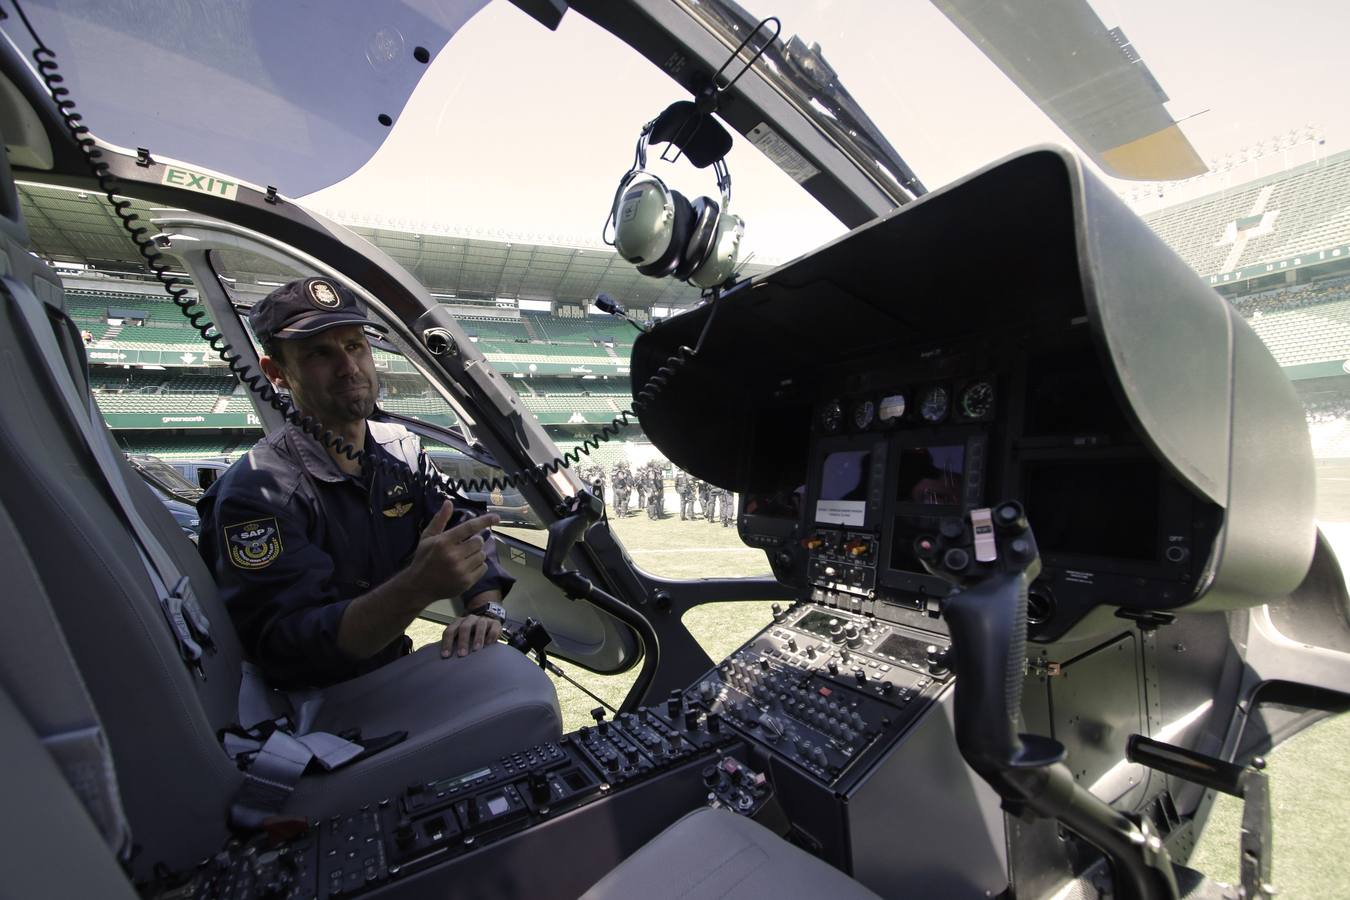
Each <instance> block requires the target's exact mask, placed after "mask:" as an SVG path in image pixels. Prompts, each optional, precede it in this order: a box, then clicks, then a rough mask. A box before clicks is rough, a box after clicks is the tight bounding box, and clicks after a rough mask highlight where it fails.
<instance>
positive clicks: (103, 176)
mask: <svg viewBox="0 0 1350 900" xmlns="http://www.w3.org/2000/svg"><path fill="white" fill-rule="evenodd" d="M12 2H13V3H14V9H15V11H16V12H17V13H18V15H19V18H20V19H21V20H22V21H23V24H24V28H26V29H27V30H28V34H29V35H30V36H31V37H32V39H33V44H34V46H35V49H34V50H33V60H34V62H35V63H36V65H37V71H38V75H39V77H40V78H41V79H42V82H43V84H44V85H45V86H46V88H47V91H48V92H49V93H50V94H51V97H52V100H53V101H54V102H55V104H56V108H57V111H58V112H59V113H60V115H61V119H62V121H63V122H64V123H65V126H66V129H67V130H68V131H69V132H70V135H71V138H72V139H73V140H74V141H75V144H76V146H77V147H78V148H79V150H80V153H81V154H82V155H83V156H84V159H85V162H86V163H87V164H88V166H89V170H90V172H91V173H92V174H93V176H94V178H95V179H96V180H97V181H98V185H99V189H100V190H101V191H102V192H103V194H104V195H105V196H106V197H107V198H108V202H109V203H110V204H111V205H112V209H113V212H114V214H115V215H116V216H117V219H118V221H119V222H120V223H121V225H122V228H123V229H124V230H125V231H126V232H127V234H128V235H129V236H130V237H131V240H132V242H133V243H134V244H135V245H136V249H137V251H138V252H139V253H140V255H141V256H142V257H143V258H144V259H145V262H146V266H147V267H148V268H149V269H150V271H151V273H153V274H154V276H155V278H156V280H158V281H159V283H160V284H161V285H162V286H163V287H164V290H165V292H166V293H168V295H169V298H170V299H171V300H172V301H173V304H174V306H176V307H177V308H178V311H179V312H181V313H182V314H183V316H184V317H185V318H186V319H187V320H188V323H189V324H190V325H191V327H192V328H193V329H194V330H195V331H196V332H197V333H198V334H199V335H200V336H201V338H202V340H203V341H205V342H206V343H207V344H208V345H210V347H211V349H212V350H213V351H214V352H215V353H216V355H217V356H218V357H219V358H220V359H221V361H222V362H224V363H225V365H226V366H228V367H229V370H230V373H231V374H232V375H234V377H235V378H237V379H238V380H239V382H240V383H241V384H243V385H244V386H245V387H247V388H248V389H249V391H251V392H252V393H253V394H255V395H256V396H257V397H258V398H259V399H260V400H262V401H263V402H264V403H267V404H269V405H270V406H271V407H272V408H273V409H275V410H277V411H278V412H280V413H281V414H282V416H283V417H284V418H285V420H286V421H287V422H289V423H290V424H292V425H294V426H296V427H297V428H299V429H300V430H301V431H303V432H304V433H305V434H307V435H309V436H310V437H312V438H313V439H314V440H316V441H318V442H319V444H321V445H322V446H323V447H324V448H326V449H328V450H330V451H333V452H335V453H338V454H341V455H342V456H345V457H346V458H347V459H349V460H353V461H357V462H360V463H361V465H362V467H363V468H365V467H368V466H375V467H379V468H380V469H382V470H384V471H385V472H386V473H387V474H390V475H395V476H398V475H401V474H402V472H403V471H404V470H407V471H409V472H410V473H411V476H412V480H413V482H414V483H415V484H417V485H418V486H419V487H420V488H422V489H424V490H425V489H427V488H430V489H432V490H434V491H436V492H437V493H438V494H440V495H444V496H448V495H450V494H463V493H466V492H469V491H473V492H478V493H488V494H490V493H492V492H494V491H501V490H505V489H507V488H517V487H519V486H520V485H521V484H522V483H524V482H529V483H531V484H533V485H540V484H541V483H542V482H544V481H545V480H546V479H547V478H548V477H549V476H550V475H553V474H555V473H557V472H558V471H559V470H561V469H566V468H570V467H572V466H574V465H576V464H577V463H578V462H580V461H581V458H582V457H583V456H589V455H590V453H591V452H592V451H594V450H596V449H598V448H599V447H600V445H601V444H604V443H606V442H608V441H610V440H613V439H614V438H615V437H616V436H617V435H618V434H619V433H621V432H622V431H623V430H624V429H626V428H629V427H630V426H631V425H632V423H633V419H634V418H636V417H638V416H640V415H641V414H642V413H643V411H644V410H646V409H648V408H650V407H651V405H652V404H653V403H654V402H655V401H656V399H657V398H658V397H659V396H660V395H661V392H662V391H663V390H664V389H665V387H666V385H667V384H669V382H670V379H671V378H672V377H674V376H675V374H676V373H677V372H679V371H680V369H682V368H683V367H684V366H685V365H687V364H688V363H689V361H690V360H691V359H694V358H696V357H697V356H698V355H699V351H700V350H701V349H702V347H703V341H704V339H705V338H706V337H707V335H708V330H709V327H710V326H711V325H712V322H713V318H714V316H715V315H716V312H717V307H718V306H719V305H720V303H719V300H720V297H721V294H720V292H718V291H715V290H714V291H710V292H709V296H710V297H711V300H710V302H711V303H712V309H711V310H710V312H709V315H708V319H707V321H706V322H705V323H704V325H703V330H702V332H700V334H699V338H698V341H697V342H696V343H695V345H694V346H693V347H692V348H691V347H688V346H680V347H679V348H677V349H676V351H675V352H674V353H673V354H671V355H670V356H669V357H667V358H666V361H665V363H664V364H662V365H661V366H660V367H659V368H657V370H656V372H655V373H653V374H652V375H651V377H650V378H648V379H647V382H646V384H644V385H643V386H642V389H641V390H639V391H638V392H637V394H636V396H635V397H634V399H633V402H632V404H631V405H630V406H629V408H628V409H625V410H623V411H621V412H620V413H619V414H618V415H617V416H615V417H614V418H613V419H612V420H611V421H610V422H609V424H607V425H604V426H602V427H601V429H600V430H599V431H597V432H594V433H592V434H591V435H590V436H589V437H587V438H586V439H585V440H583V441H582V442H581V443H580V444H578V445H576V446H575V447H573V448H572V449H570V450H568V451H566V452H565V453H563V455H562V456H559V457H554V458H553V459H551V460H549V461H548V462H546V463H538V464H535V465H531V466H529V467H527V468H524V469H521V470H519V471H516V472H513V473H511V474H503V475H501V476H493V477H492V478H486V479H481V478H480V479H468V478H452V477H450V476H448V475H446V474H444V473H442V472H440V471H438V470H436V469H435V467H434V466H433V467H431V471H429V472H418V471H415V470H412V469H410V468H409V467H407V466H406V465H404V464H403V463H402V462H398V461H394V460H391V459H388V458H386V457H383V456H375V455H373V454H370V453H367V452H366V451H365V450H363V449H360V448H357V447H356V446H354V445H353V444H351V443H350V442H348V441H346V440H343V439H342V438H341V437H340V436H338V435H335V434H334V433H333V432H332V431H331V430H329V429H326V428H324V426H323V423H321V422H319V421H318V420H317V419H315V418H314V417H313V416H311V415H308V414H305V413H302V412H300V410H298V409H297V408H296V407H295V405H294V404H293V403H292V402H291V401H290V399H289V398H288V397H287V396H286V395H284V394H282V393H280V392H279V391H277V389H276V388H275V387H273V386H272V383H271V382H270V381H269V380H268V379H267V377H266V376H265V375H264V374H263V373H261V372H259V371H257V370H256V369H254V368H253V367H252V366H251V365H250V364H249V363H247V362H246V361H245V360H244V358H243V355H242V354H240V353H237V352H236V351H235V350H234V348H233V347H232V346H231V345H230V343H229V342H228V341H227V340H226V339H225V337H224V336H223V335H222V334H221V333H220V331H219V330H218V329H217V328H216V327H215V324H214V323H213V322H211V320H210V319H209V318H208V317H207V314H206V312H205V311H204V310H203V308H202V306H201V305H200V304H199V303H198V302H197V301H196V300H195V299H194V298H192V297H189V296H188V295H187V293H188V292H187V285H188V284H190V282H187V281H184V280H183V279H181V278H178V277H176V276H174V275H170V274H169V265H168V263H167V262H165V260H164V256H163V255H162V254H161V253H160V252H159V249H158V248H157V247H156V246H155V243H154V239H153V238H152V237H149V236H148V235H149V232H150V229H148V228H146V227H145V226H144V225H141V224H139V222H140V216H139V215H138V214H137V213H135V212H133V211H132V210H131V202H130V201H129V200H125V199H121V198H119V197H118V196H117V188H118V179H117V176H115V175H114V174H113V173H112V169H111V167H110V166H109V165H108V163H107V162H106V161H105V160H104V159H103V151H102V150H100V149H99V147H98V144H97V142H96V141H95V139H94V137H93V135H92V134H91V133H90V131H89V127H88V126H87V125H85V124H84V122H83V118H82V116H81V115H80V113H78V112H76V110H75V101H74V100H72V99H71V97H70V90H69V89H68V88H66V87H65V86H64V82H65V78H64V76H62V75H61V73H60V71H59V67H58V66H57V62H56V54H55V53H54V52H53V51H52V49H51V48H50V47H48V46H47V45H46V44H45V43H44V42H43V41H42V39H41V38H40V37H38V34H37V31H36V30H35V29H34V28H33V25H32V23H31V22H29V20H28V16H27V14H26V13H25V12H24V10H23V6H22V5H21V4H20V3H19V0H12ZM625 318H626V317H625Z"/></svg>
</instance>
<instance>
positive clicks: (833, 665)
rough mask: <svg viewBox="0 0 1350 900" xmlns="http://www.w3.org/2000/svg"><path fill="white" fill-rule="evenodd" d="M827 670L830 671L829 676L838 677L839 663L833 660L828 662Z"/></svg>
mask: <svg viewBox="0 0 1350 900" xmlns="http://www.w3.org/2000/svg"><path fill="white" fill-rule="evenodd" d="M829 669H830V674H831V675H838V674H839V663H837V662H835V661H834V660H830V665H829Z"/></svg>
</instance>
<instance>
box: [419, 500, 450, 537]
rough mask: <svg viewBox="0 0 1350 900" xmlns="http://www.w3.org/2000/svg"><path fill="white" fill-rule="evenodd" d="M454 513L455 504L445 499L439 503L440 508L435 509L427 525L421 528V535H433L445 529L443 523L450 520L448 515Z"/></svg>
mask: <svg viewBox="0 0 1350 900" xmlns="http://www.w3.org/2000/svg"><path fill="white" fill-rule="evenodd" d="M454 513H455V504H453V503H451V502H450V501H449V500H446V501H445V502H444V503H442V504H441V508H440V509H438V510H436V515H434V516H432V517H431V521H430V522H428V523H427V527H426V528H424V529H423V530H422V537H424V538H427V537H434V536H435V535H438V534H440V533H441V532H442V531H444V530H445V523H446V522H449V521H450V517H451V516H452V515H454Z"/></svg>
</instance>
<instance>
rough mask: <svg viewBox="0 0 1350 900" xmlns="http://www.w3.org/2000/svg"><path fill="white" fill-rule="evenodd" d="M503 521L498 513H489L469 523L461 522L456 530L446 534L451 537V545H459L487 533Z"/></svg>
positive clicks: (453, 529) (452, 529)
mask: <svg viewBox="0 0 1350 900" xmlns="http://www.w3.org/2000/svg"><path fill="white" fill-rule="evenodd" d="M501 520H502V517H501V516H499V515H497V514H496V513H488V514H487V515H485V516H478V517H477V518H473V519H470V520H469V521H467V522H460V523H459V524H458V525H456V526H455V527H454V528H451V529H450V530H449V531H447V532H446V534H448V535H450V542H451V543H455V544H457V543H460V542H461V541H465V540H468V539H469V538H471V537H473V536H474V535H476V534H478V533H479V532H482V531H487V530H488V529H489V528H491V527H492V526H493V525H496V524H497V523H498V522H500V521H501Z"/></svg>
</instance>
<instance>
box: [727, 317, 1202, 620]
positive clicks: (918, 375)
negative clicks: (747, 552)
mask: <svg viewBox="0 0 1350 900" xmlns="http://www.w3.org/2000/svg"><path fill="white" fill-rule="evenodd" d="M1027 338H1028V336H1018V335H1009V336H1008V337H1007V338H1006V339H1004V340H990V339H988V338H986V339H983V340H981V341H973V342H971V343H970V344H968V345H964V346H962V345H953V346H949V347H942V348H933V349H932V350H930V351H926V352H920V353H918V354H917V355H916V356H917V358H914V359H912V361H911V362H910V363H909V364H896V363H895V362H891V361H879V362H877V363H876V364H875V365H873V366H870V367H869V366H866V365H857V364H856V363H855V364H854V366H853V367H852V369H851V371H850V372H847V373H842V372H841V373H840V374H839V376H838V377H837V378H831V377H830V376H829V374H828V373H824V377H820V378H818V379H817V380H816V382H815V384H814V392H813V393H814V396H813V397H812V398H811V401H810V402H811V410H812V412H811V429H812V430H811V442H810V452H809V460H808V463H807V472H806V477H805V483H804V484H802V485H801V486H800V487H799V488H798V489H797V490H796V491H793V492H791V494H790V495H787V494H786V492H783V493H780V494H778V495H775V496H774V497H773V498H769V497H759V496H755V495H750V496H747V497H744V498H743V499H742V509H741V512H742V515H741V516H740V520H739V524H740V527H741V534H742V537H743V538H744V539H745V540H746V542H747V543H749V544H751V545H752V546H760V547H763V548H764V549H766V550H767V551H770V559H771V561H773V562H774V568H775V574H777V575H778V577H780V578H783V579H785V580H788V581H789V583H793V582H795V583H798V584H800V585H801V586H802V587H803V588H806V589H809V590H810V591H812V592H814V593H815V594H816V595H823V596H824V597H827V598H830V597H835V596H837V597H839V598H844V600H845V603H846V602H847V598H859V599H862V600H865V601H868V602H869V603H873V602H875V603H876V604H877V606H878V607H879V608H880V609H881V610H883V611H884V610H885V609H903V610H907V611H919V612H929V613H932V614H934V615H935V614H936V612H937V610H938V608H939V606H940V602H941V598H942V597H944V596H946V594H947V593H948V591H949V590H950V588H949V586H948V585H947V584H946V582H943V581H941V580H940V579H937V578H934V577H933V576H930V575H929V574H928V573H927V571H926V570H925V569H924V567H923V566H922V564H921V563H920V561H919V558H918V556H917V555H916V552H915V549H914V541H915V539H916V538H917V537H918V536H919V535H921V534H931V533H933V532H935V531H937V530H938V528H939V527H940V526H941V522H942V520H943V519H945V518H952V517H959V516H962V515H964V514H965V513H967V512H968V511H969V510H971V509H975V508H979V507H981V506H985V505H988V504H990V503H994V502H997V501H999V500H1002V499H1016V500H1019V501H1021V502H1022V503H1023V505H1024V506H1026V508H1027V510H1028V514H1029V516H1030V517H1031V522H1032V526H1033V528H1035V529H1036V535H1037V540H1038V542H1039V544H1040V546H1041V548H1042V562H1043V572H1042V575H1041V577H1040V578H1039V579H1038V580H1037V582H1036V583H1035V584H1034V585H1033V586H1032V589H1031V592H1030V618H1031V621H1030V627H1031V634H1032V636H1033V637H1037V638H1042V639H1049V638H1053V637H1057V636H1058V635H1060V634H1062V633H1063V632H1064V631H1066V630H1067V629H1068V628H1069V627H1070V626H1071V625H1072V624H1073V623H1074V622H1076V621H1077V620H1078V619H1080V618H1081V617H1082V616H1083V615H1084V614H1086V612H1087V611H1088V610H1090V609H1091V608H1093V607H1094V606H1096V605H1098V604H1103V603H1109V604H1114V605H1118V606H1124V607H1131V606H1138V607H1141V608H1155V609H1156V608H1168V607H1170V606H1177V605H1181V604H1182V603H1184V602H1186V600H1187V599H1188V598H1189V593H1188V585H1189V584H1192V583H1194V579H1195V578H1196V577H1197V576H1198V574H1199V569H1198V566H1199V565H1200V563H1201V560H1199V559H1198V558H1197V557H1202V556H1203V555H1204V554H1198V553H1197V552H1196V548H1197V547H1205V546H1208V545H1209V542H1211V541H1212V539H1213V536H1214V532H1215V530H1216V529H1217V523H1218V519H1217V515H1216V514H1214V511H1213V510H1212V509H1210V508H1209V507H1207V506H1206V505H1205V504H1203V503H1201V502H1199V501H1198V500H1196V499H1195V498H1194V497H1193V496H1192V495H1191V494H1190V493H1189V492H1187V491H1186V490H1185V489H1184V488H1183V487H1182V486H1181V485H1180V484H1179V483H1177V482H1176V481H1175V479H1173V478H1172V477H1171V475H1170V474H1169V473H1167V472H1166V471H1165V470H1164V469H1163V468H1162V467H1161V466H1160V465H1159V464H1158V463H1157V462H1156V461H1155V459H1154V457H1153V455H1152V454H1151V453H1150V452H1149V451H1148V449H1147V448H1145V447H1144V446H1143V445H1142V443H1141V442H1140V440H1139V439H1138V438H1137V436H1136V434H1135V432H1134V429H1133V428H1132V426H1131V424H1130V422H1129V421H1128V420H1127V417H1126V416H1125V414H1124V412H1123V411H1122V409H1121V406H1120V404H1119V403H1118V401H1117V399H1116V397H1115V396H1114V395H1113V393H1112V391H1111V389H1110V387H1109V386H1108V384H1107V383H1106V380H1105V377H1104V374H1103V372H1102V370H1101V367H1100V364H1099V362H1098V360H1097V357H1096V355H1095V353H1094V351H1093V349H1092V347H1091V346H1090V344H1089V341H1088V335H1087V329H1086V328H1085V327H1083V325H1082V323H1078V324H1077V325H1076V326H1073V327H1070V328H1069V329H1068V330H1066V331H1065V332H1063V333H1061V334H1059V335H1056V336H1055V337H1054V338H1052V339H1049V340H1046V339H1044V338H1042V339H1041V341H1040V343H1039V345H1037V344H1035V343H1032V342H1031V341H1029V340H1028V339H1027ZM1028 344H1030V346H1028ZM789 520H790V521H789ZM878 615H883V613H882V612H879V613H878Z"/></svg>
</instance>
